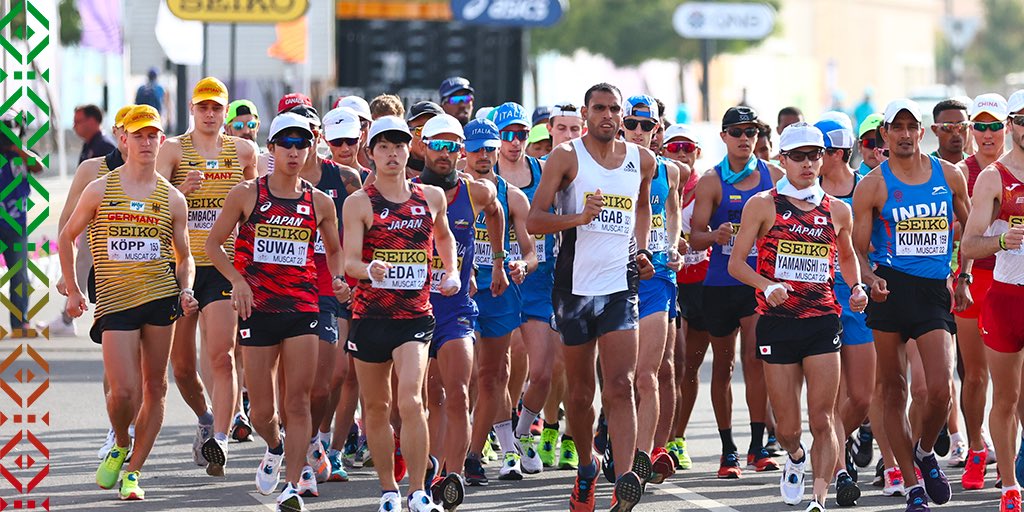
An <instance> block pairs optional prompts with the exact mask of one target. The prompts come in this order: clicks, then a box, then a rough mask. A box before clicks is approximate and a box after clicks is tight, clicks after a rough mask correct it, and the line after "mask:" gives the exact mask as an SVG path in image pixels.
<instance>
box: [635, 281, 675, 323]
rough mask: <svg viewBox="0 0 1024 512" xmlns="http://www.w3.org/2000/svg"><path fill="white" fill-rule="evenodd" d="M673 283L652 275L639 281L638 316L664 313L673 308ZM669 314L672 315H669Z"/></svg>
mask: <svg viewBox="0 0 1024 512" xmlns="http://www.w3.org/2000/svg"><path fill="white" fill-rule="evenodd" d="M675 289H676V285H675V283H673V282H671V281H669V280H667V279H660V278H657V277H652V278H650V279H647V280H643V281H640V288H639V292H638V294H639V296H640V318H644V317H646V316H650V315H653V314H655V313H666V312H670V311H673V310H674V309H675V308H674V307H673V306H675V293H674V292H675ZM670 316H674V315H671V314H670Z"/></svg>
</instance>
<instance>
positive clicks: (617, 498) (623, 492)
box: [611, 451, 644, 512]
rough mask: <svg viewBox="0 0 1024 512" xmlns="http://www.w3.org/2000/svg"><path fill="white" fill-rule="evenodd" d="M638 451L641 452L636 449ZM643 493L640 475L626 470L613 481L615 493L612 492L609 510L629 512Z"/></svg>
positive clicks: (612, 511)
mask: <svg viewBox="0 0 1024 512" xmlns="http://www.w3.org/2000/svg"><path fill="white" fill-rule="evenodd" d="M638 453H643V452H641V451H638ZM643 495H644V485H643V482H642V480H641V479H640V477H639V476H638V475H637V474H636V473H634V472H632V471H626V472H625V473H623V474H622V476H620V477H619V479H618V480H617V481H616V482H615V493H614V494H612V508H611V512H629V511H630V510H633V507H635V506H636V505H637V503H640V498H642V497H643Z"/></svg>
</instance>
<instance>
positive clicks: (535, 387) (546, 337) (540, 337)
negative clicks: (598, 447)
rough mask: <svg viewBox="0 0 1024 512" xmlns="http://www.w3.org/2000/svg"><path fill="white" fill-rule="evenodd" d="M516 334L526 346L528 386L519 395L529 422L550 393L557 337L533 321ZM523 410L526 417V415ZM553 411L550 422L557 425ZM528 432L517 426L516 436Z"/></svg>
mask: <svg viewBox="0 0 1024 512" xmlns="http://www.w3.org/2000/svg"><path fill="white" fill-rule="evenodd" d="M519 331H520V332H521V333H522V338H523V342H524V343H525V345H526V351H527V355H528V360H529V369H530V379H529V382H530V384H529V385H528V386H527V388H526V391H525V393H523V409H524V411H523V412H524V415H528V416H530V417H527V418H526V419H527V420H530V421H531V422H532V420H533V419H535V417H536V416H537V413H539V412H541V409H542V408H543V407H544V402H545V401H546V400H547V398H548V393H549V392H550V391H551V375H552V371H553V366H554V361H555V353H556V352H558V344H559V341H558V333H556V332H555V331H553V330H551V325H550V324H549V323H547V322H541V321H539V320H535V319H530V320H527V321H526V322H524V323H523V325H521V326H519ZM512 399H513V400H515V396H513V397H512ZM527 410H529V411H530V413H529V414H526V411H527ZM555 411H556V415H555V417H554V418H553V419H554V420H555V421H558V416H557V406H556V409H555ZM521 420H522V418H521ZM529 428H530V425H520V426H519V428H518V429H517V430H518V431H517V432H516V433H517V434H520V433H524V432H525V433H529Z"/></svg>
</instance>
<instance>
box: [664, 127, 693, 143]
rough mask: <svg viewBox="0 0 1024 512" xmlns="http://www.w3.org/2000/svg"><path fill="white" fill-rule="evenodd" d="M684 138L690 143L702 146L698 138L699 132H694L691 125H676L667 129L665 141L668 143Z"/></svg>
mask: <svg viewBox="0 0 1024 512" xmlns="http://www.w3.org/2000/svg"><path fill="white" fill-rule="evenodd" d="M679 137H683V138H684V139H687V140H689V141H690V142H692V143H694V144H696V145H698V146H700V137H698V136H697V132H696V131H694V129H693V128H691V127H690V125H687V124H682V123H676V124H674V125H672V126H669V127H668V128H665V137H664V138H663V140H664V141H665V142H666V143H667V142H669V141H670V140H672V139H675V138H679Z"/></svg>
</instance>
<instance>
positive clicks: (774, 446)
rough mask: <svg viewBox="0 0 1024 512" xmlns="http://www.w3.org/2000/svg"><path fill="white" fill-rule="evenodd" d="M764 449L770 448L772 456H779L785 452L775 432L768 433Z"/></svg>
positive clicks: (769, 452) (769, 453)
mask: <svg viewBox="0 0 1024 512" xmlns="http://www.w3.org/2000/svg"><path fill="white" fill-rule="evenodd" d="M764 449H765V450H768V455H771V456H772V457H778V456H779V455H782V454H783V453H784V452H785V450H783V449H782V445H781V444H779V440H778V438H776V437H775V434H774V433H773V432H769V433H768V443H767V444H765V445H764Z"/></svg>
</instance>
